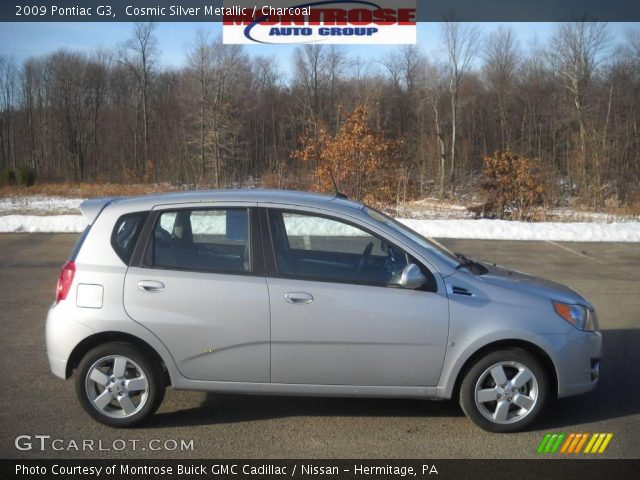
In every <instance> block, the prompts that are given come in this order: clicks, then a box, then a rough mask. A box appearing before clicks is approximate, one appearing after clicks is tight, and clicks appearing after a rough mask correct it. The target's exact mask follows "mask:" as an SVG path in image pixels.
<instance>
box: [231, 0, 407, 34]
mask: <svg viewBox="0 0 640 480" xmlns="http://www.w3.org/2000/svg"><path fill="white" fill-rule="evenodd" d="M222 39H223V42H224V43H226V44H305V43H326V44H415V43H416V2H415V0H399V1H391V0H382V1H381V0H371V1H369V0H350V1H349V0H346V1H342V0H317V1H314V0H309V1H305V0H297V1H295V0H293V1H278V2H272V5H259V4H256V3H255V0H253V2H252V1H251V0H247V1H244V0H235V1H226V0H225V2H224V7H223V15H222Z"/></svg>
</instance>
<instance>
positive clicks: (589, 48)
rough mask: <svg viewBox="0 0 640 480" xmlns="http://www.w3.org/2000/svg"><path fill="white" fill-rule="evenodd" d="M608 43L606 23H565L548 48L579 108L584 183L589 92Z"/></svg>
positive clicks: (556, 67) (557, 70) (577, 111)
mask: <svg viewBox="0 0 640 480" xmlns="http://www.w3.org/2000/svg"><path fill="white" fill-rule="evenodd" d="M608 42H609V35H608V32H607V25H606V23H600V22H575V23H562V24H559V25H558V26H557V28H556V31H555V33H554V35H553V38H552V42H551V48H550V51H549V54H550V58H551V61H552V64H553V66H554V69H555V71H556V72H557V73H558V74H559V76H560V77H561V79H562V80H563V83H564V85H565V87H566V88H567V90H568V91H569V93H570V94H571V96H572V100H573V103H574V105H575V108H576V110H575V111H576V116H577V121H578V126H579V146H580V154H579V157H578V159H579V163H578V175H579V179H580V180H581V182H584V181H585V176H586V168H587V117H586V108H587V94H588V90H589V87H590V85H591V82H592V79H593V76H594V73H595V71H596V68H597V67H598V65H599V64H600V63H601V62H602V60H603V53H604V52H605V51H606V50H607V48H608ZM597 183H600V182H597ZM597 188H599V186H598V187H597Z"/></svg>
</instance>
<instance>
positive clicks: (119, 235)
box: [111, 212, 147, 265]
mask: <svg viewBox="0 0 640 480" xmlns="http://www.w3.org/2000/svg"><path fill="white" fill-rule="evenodd" d="M146 215H147V214H146V212H139V213H130V214H128V215H123V216H122V217H120V218H119V219H118V221H117V222H116V226H115V227H114V229H113V234H112V235H111V246H112V247H113V249H114V250H115V252H116V253H117V254H118V256H119V257H120V259H121V260H122V261H123V262H124V263H126V264H127V265H129V261H130V260H131V255H133V249H134V248H135V246H136V242H137V241H138V236H139V235H140V230H142V225H143V224H144V219H145V217H146Z"/></svg>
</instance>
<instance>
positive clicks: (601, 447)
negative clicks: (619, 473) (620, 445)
mask: <svg viewBox="0 0 640 480" xmlns="http://www.w3.org/2000/svg"><path fill="white" fill-rule="evenodd" d="M612 438H613V433H594V434H593V437H592V439H591V440H590V441H589V445H587V448H586V449H585V451H584V453H604V451H605V450H606V449H607V446H608V445H609V442H610V441H611V439H612Z"/></svg>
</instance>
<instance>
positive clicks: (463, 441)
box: [0, 234, 640, 459]
mask: <svg viewBox="0 0 640 480" xmlns="http://www.w3.org/2000/svg"><path fill="white" fill-rule="evenodd" d="M76 239H77V235H70V234H2V235H0V361H1V364H0V365H1V367H2V368H0V432H1V433H0V457H1V458H18V457H20V458H33V459H35V458H45V457H58V458H83V457H84V458H101V457H110V458H157V459H162V458H187V457H192V458H526V457H535V456H537V455H536V452H535V450H536V447H537V445H538V444H539V443H540V440H541V439H542V437H543V436H544V435H545V434H546V433H548V432H559V433H566V434H569V433H594V432H603V433H604V432H606V433H609V432H610V433H613V439H612V441H611V443H610V444H609V447H608V448H607V451H606V452H605V453H604V454H602V456H603V457H606V458H640V244H621V243H553V242H512V241H478V240H449V239H444V240H440V241H441V242H442V243H444V244H445V245H447V246H449V247H451V248H452V249H453V250H454V251H456V252H464V253H465V254H466V255H467V256H470V257H475V258H480V259H484V260H490V261H492V262H496V263H498V264H502V265H507V266H511V267H514V268H516V269H518V270H522V271H526V272H529V273H533V274H536V275H540V276H544V277H546V278H549V279H552V280H555V281H559V282H562V283H566V284H568V285H570V286H571V287H573V288H575V289H577V290H578V291H579V292H581V293H582V294H584V295H585V296H587V297H588V298H589V299H591V300H592V301H593V303H594V304H595V306H596V309H597V310H598V315H599V320H600V325H601V328H602V330H603V334H604V358H603V360H602V369H601V382H600V385H599V386H598V388H597V389H596V390H595V391H594V392H592V393H590V394H587V395H584V396H579V397H574V398H568V399H563V400H558V401H556V402H554V403H553V404H552V405H550V407H549V408H548V411H547V412H546V413H545V414H544V415H543V418H542V419H541V421H539V422H538V423H537V424H535V425H534V427H533V428H532V429H531V430H529V431H527V432H524V433H517V434H509V435H499V434H492V433H487V432H484V431H482V430H480V429H478V428H477V427H475V426H474V425H473V424H472V423H471V422H470V421H469V420H467V419H466V417H464V415H463V414H462V411H461V410H460V408H459V406H458V405H457V403H456V402H453V401H451V402H445V401H440V402H436V401H419V400H393V399H350V398H301V397H266V396H239V395H218V394H208V393H202V392H184V391H174V390H172V389H168V390H167V395H166V397H165V400H164V403H163V405H162V406H161V408H160V410H159V412H158V413H157V414H156V415H155V417H154V418H153V419H152V421H151V422H150V423H149V424H148V425H147V426H145V427H144V428H135V429H128V430H116V429H110V428H107V427H105V426H102V425H100V424H98V423H96V422H94V421H93V420H91V419H90V418H89V417H88V416H87V415H86V414H85V413H84V412H83V411H82V409H81V408H80V406H79V404H78V403H77V401H76V398H75V393H74V386H73V382H71V381H67V382H64V381H62V380H59V379H57V378H54V377H53V376H52V375H51V374H50V373H49V369H48V364H47V359H46V354H45V346H44V320H45V316H46V311H47V308H48V306H49V305H50V303H51V301H52V299H53V295H54V290H55V283H56V279H57V275H58V271H59V268H60V265H61V264H62V262H63V261H64V260H65V259H66V257H67V256H68V254H69V252H70V251H71V248H72V246H73V244H74V242H75V240H76ZM21 435H25V437H20V438H19V439H18V440H17V444H18V445H19V446H20V447H21V448H22V449H23V450H20V449H18V448H16V437H19V436H21ZM38 435H39V436H42V437H36V436H38ZM41 447H44V450H43V449H42V448H41ZM123 447H124V449H123V450H121V448H123ZM91 448H93V450H92V449H91Z"/></svg>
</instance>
